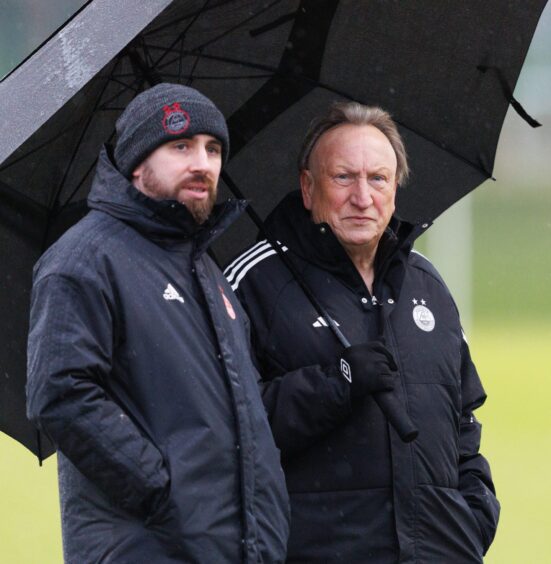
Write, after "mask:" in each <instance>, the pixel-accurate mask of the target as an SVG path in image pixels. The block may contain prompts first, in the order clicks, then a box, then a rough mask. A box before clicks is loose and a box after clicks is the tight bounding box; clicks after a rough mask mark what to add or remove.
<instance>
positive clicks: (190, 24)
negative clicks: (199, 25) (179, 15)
mask: <svg viewBox="0 0 551 564" xmlns="http://www.w3.org/2000/svg"><path fill="white" fill-rule="evenodd" d="M209 2H210V0H205V3H204V4H203V7H202V8H201V9H200V10H199V11H198V12H197V13H196V14H195V16H194V17H193V18H192V20H191V22H189V24H188V25H187V27H186V28H185V29H184V30H183V31H182V32H181V33H180V34H179V35H178V37H177V38H176V39H175V41H173V43H172V44H171V45H170V46H169V47H168V48H167V49H166V50H165V52H164V53H163V54H162V55H161V56H160V57H159V59H158V60H157V61H156V62H155V63H153V66H154V67H157V65H158V64H159V63H160V62H161V61H162V60H163V59H164V58H165V57H166V54H167V53H168V52H169V51H171V50H172V48H173V47H174V46H175V45H176V44H177V43H178V41H182V42H183V41H184V39H185V36H186V33H187V32H188V31H189V29H190V28H191V26H192V25H193V24H194V23H195V22H196V21H197V18H198V17H199V16H200V15H201V14H203V13H204V12H205V10H206V9H207V6H208V4H209ZM182 51H183V46H182Z"/></svg>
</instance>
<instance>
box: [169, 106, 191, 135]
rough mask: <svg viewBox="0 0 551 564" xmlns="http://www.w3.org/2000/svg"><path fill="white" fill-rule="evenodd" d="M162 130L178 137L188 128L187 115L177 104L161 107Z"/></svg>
mask: <svg viewBox="0 0 551 564" xmlns="http://www.w3.org/2000/svg"><path fill="white" fill-rule="evenodd" d="M163 112H164V116H163V129H164V130H165V131H166V132H167V133H170V134H171V135H179V134H180V133H184V131H185V130H186V129H187V128H188V127H189V114H188V113H187V112H186V111H185V110H183V109H182V107H181V106H180V104H179V103H178V102H174V104H171V105H166V106H163Z"/></svg>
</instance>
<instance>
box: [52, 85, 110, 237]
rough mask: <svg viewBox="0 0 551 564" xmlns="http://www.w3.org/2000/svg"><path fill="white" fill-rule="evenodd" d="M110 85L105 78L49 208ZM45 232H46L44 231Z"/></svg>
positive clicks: (54, 200)
mask: <svg viewBox="0 0 551 564" xmlns="http://www.w3.org/2000/svg"><path fill="white" fill-rule="evenodd" d="M109 83H110V77H107V79H106V80H105V84H104V86H103V89H102V91H101V93H100V95H99V96H98V97H97V99H96V103H95V105H94V109H93V110H92V111H91V113H90V115H89V117H88V120H87V122H86V124H85V126H84V128H83V130H82V133H81V134H80V137H79V139H78V141H77V143H76V145H75V148H74V150H73V154H72V155H71V158H70V159H69V163H68V165H67V166H66V168H65V172H64V174H63V178H62V179H61V182H60V183H59V185H58V187H57V190H56V191H55V194H54V198H53V201H52V202H51V206H50V208H55V207H56V203H57V201H58V199H59V195H60V194H61V191H62V190H63V187H64V186H65V181H66V180H67V177H68V176H69V171H70V170H71V167H72V166H73V162H74V161H75V159H76V156H77V153H78V149H79V147H80V144H81V142H82V140H83V139H84V136H85V135H86V132H87V130H88V127H89V126H90V124H91V123H92V118H93V117H94V113H95V112H96V110H97V109H98V108H99V102H100V100H101V97H102V96H103V94H104V93H105V91H106V90H107V87H108V86H109ZM46 231H47V230H46Z"/></svg>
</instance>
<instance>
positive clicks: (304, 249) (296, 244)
mask: <svg viewBox="0 0 551 564" xmlns="http://www.w3.org/2000/svg"><path fill="white" fill-rule="evenodd" d="M265 226H266V231H267V233H268V234H269V235H270V236H271V237H272V238H273V239H276V240H277V241H279V242H280V243H282V244H285V245H286V246H288V247H289V249H291V250H292V252H293V253H295V254H297V255H299V256H300V257H301V258H302V259H303V260H305V261H307V262H310V263H312V264H315V265H317V266H319V267H320V268H323V269H324V270H327V271H329V272H331V273H333V274H334V275H336V276H337V277H339V278H341V279H342V280H343V281H344V282H345V283H346V284H347V285H349V286H358V285H360V286H363V281H362V280H361V276H360V274H359V273H358V271H357V270H356V267H355V266H354V264H353V262H352V261H351V259H350V257H349V256H348V254H347V253H346V251H345V249H344V247H343V246H342V245H341V243H340V242H339V240H338V239H337V237H336V236H335V234H334V233H333V231H332V229H331V227H330V226H329V225H328V224H327V223H314V222H313V221H312V219H311V216H310V212H309V211H308V210H307V209H306V208H305V207H304V205H303V203H302V195H301V193H300V191H299V190H295V191H293V192H290V193H289V194H287V195H286V196H285V197H284V198H283V200H282V201H281V202H280V203H279V204H278V205H277V206H276V207H275V208H274V210H273V211H272V212H271V213H270V215H269V216H268V217H267V218H266V221H265ZM424 229H425V228H424V227H421V226H416V225H412V224H409V223H406V222H404V221H400V220H398V219H397V218H396V217H393V218H392V220H391V222H390V224H389V226H388V227H387V229H386V231H385V233H384V234H383V236H382V237H381V240H380V242H379V246H378V249H377V255H376V259H375V293H377V279H380V278H382V275H383V274H384V277H385V278H386V280H387V281H388V280H389V270H390V269H391V267H393V268H392V270H396V267H397V266H398V265H399V263H403V262H404V261H405V260H407V256H408V255H409V252H410V251H411V248H412V246H413V242H414V240H415V239H416V238H417V237H418V236H419V235H420V234H421V233H422V232H424ZM400 270H403V269H400ZM385 273H386V274H385ZM390 274H392V273H390ZM396 274H397V276H396V288H395V292H396V293H399V287H398V280H400V285H401V279H402V278H403V276H401V275H400V274H399V273H398V272H397V273H396ZM393 278H394V276H390V280H392V279H393Z"/></svg>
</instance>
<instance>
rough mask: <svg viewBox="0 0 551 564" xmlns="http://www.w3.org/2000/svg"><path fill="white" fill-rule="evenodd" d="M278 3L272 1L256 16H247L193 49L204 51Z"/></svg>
mask: <svg viewBox="0 0 551 564" xmlns="http://www.w3.org/2000/svg"><path fill="white" fill-rule="evenodd" d="M280 3H281V0H274V2H272V3H271V4H268V6H266V7H265V8H264V9H262V10H260V12H257V13H256V14H253V15H252V16H249V17H248V18H246V19H244V20H243V21H242V22H240V23H238V24H236V25H234V26H233V27H230V28H229V29H227V30H226V31H224V32H223V33H221V34H220V35H218V36H216V37H213V38H212V39H209V40H208V41H207V42H205V43H203V44H202V45H198V46H197V47H195V49H204V48H205V47H208V46H209V45H211V44H212V43H215V42H216V41H219V40H220V39H222V38H223V37H226V36H227V35H229V34H230V33H232V32H234V31H235V30H236V29H239V28H240V27H243V26H244V25H246V24H247V23H249V22H250V21H251V20H254V19H255V18H258V17H259V16H261V15H262V14H265V13H266V12H267V11H268V10H271V9H272V8H273V7H274V6H275V5H276V4H280Z"/></svg>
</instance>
